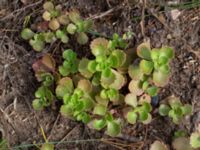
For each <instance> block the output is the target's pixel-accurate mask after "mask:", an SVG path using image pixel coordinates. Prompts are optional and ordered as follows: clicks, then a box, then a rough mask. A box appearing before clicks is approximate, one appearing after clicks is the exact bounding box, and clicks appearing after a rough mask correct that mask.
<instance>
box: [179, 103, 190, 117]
mask: <svg viewBox="0 0 200 150" xmlns="http://www.w3.org/2000/svg"><path fill="white" fill-rule="evenodd" d="M181 109H182V112H183V114H184V115H190V114H191V113H192V106H191V105H189V104H186V105H184V106H183V107H181Z"/></svg>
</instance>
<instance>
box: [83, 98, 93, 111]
mask: <svg viewBox="0 0 200 150" xmlns="http://www.w3.org/2000/svg"><path fill="white" fill-rule="evenodd" d="M81 101H83V104H84V109H85V110H89V109H91V108H92V107H93V105H94V101H93V100H92V99H91V98H89V97H86V98H82V99H81Z"/></svg>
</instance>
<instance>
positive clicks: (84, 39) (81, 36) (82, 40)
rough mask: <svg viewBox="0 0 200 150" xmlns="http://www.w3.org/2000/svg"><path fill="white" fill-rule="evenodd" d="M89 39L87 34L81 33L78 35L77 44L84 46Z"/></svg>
mask: <svg viewBox="0 0 200 150" xmlns="http://www.w3.org/2000/svg"><path fill="white" fill-rule="evenodd" d="M88 40H89V38H88V36H87V34H85V33H84V32H80V33H78V34H77V42H78V43H79V44H81V45H84V44H86V43H87V42H88Z"/></svg>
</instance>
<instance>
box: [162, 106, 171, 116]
mask: <svg viewBox="0 0 200 150" xmlns="http://www.w3.org/2000/svg"><path fill="white" fill-rule="evenodd" d="M169 111H170V107H169V106H167V105H165V104H161V105H160V107H159V114H160V115H161V116H167V115H168V113H169Z"/></svg>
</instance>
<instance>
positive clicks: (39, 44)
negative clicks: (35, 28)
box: [29, 33, 45, 52]
mask: <svg viewBox="0 0 200 150" xmlns="http://www.w3.org/2000/svg"><path fill="white" fill-rule="evenodd" d="M29 44H30V45H31V46H32V47H33V49H34V50H35V51H37V52H40V51H42V50H43V49H44V46H45V38H44V35H43V34H42V33H40V34H35V35H34V37H33V39H30V41H29Z"/></svg>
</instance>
